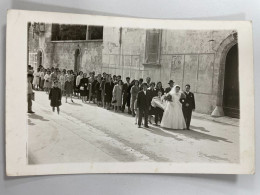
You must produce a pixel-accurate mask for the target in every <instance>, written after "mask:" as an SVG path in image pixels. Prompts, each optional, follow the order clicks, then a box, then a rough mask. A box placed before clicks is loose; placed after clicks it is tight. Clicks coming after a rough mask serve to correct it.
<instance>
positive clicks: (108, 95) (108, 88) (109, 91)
mask: <svg viewBox="0 0 260 195" xmlns="http://www.w3.org/2000/svg"><path fill="white" fill-rule="evenodd" d="M113 88H114V83H113V82H107V83H106V84H105V102H106V103H111V101H112V97H113Z"/></svg>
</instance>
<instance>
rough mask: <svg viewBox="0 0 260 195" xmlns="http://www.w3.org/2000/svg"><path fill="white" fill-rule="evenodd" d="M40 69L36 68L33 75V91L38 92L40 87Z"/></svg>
mask: <svg viewBox="0 0 260 195" xmlns="http://www.w3.org/2000/svg"><path fill="white" fill-rule="evenodd" d="M40 74H41V73H40V68H37V72H35V73H34V74H33V76H34V77H33V87H34V89H35V90H39V87H40Z"/></svg>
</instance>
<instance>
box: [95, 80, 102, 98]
mask: <svg viewBox="0 0 260 195" xmlns="http://www.w3.org/2000/svg"><path fill="white" fill-rule="evenodd" d="M95 94H96V97H97V101H98V102H100V101H101V83H99V82H96V84H95Z"/></svg>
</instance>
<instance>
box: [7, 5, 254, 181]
mask: <svg viewBox="0 0 260 195" xmlns="http://www.w3.org/2000/svg"><path fill="white" fill-rule="evenodd" d="M6 35H7V41H6V50H7V54H6V174H7V175H8V176H21V175H47V174H78V173H205V174H206V173H212V174H253V173H254V171H255V132H254V82H253V39H252V24H251V22H250V21H191V20H190V21H185V20H159V19H137V18H123V17H122V18H121V17H107V16H96V15H79V14H65V13H51V12H37V11H23V10H9V11H8V13H7V33H6Z"/></svg>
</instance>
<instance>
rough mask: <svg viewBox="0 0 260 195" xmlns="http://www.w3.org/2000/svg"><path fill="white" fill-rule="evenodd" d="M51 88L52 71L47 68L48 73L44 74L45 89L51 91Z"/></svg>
mask: <svg viewBox="0 0 260 195" xmlns="http://www.w3.org/2000/svg"><path fill="white" fill-rule="evenodd" d="M50 88H51V71H50V70H47V74H46V75H45V76H44V89H45V91H46V93H49V91H50Z"/></svg>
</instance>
